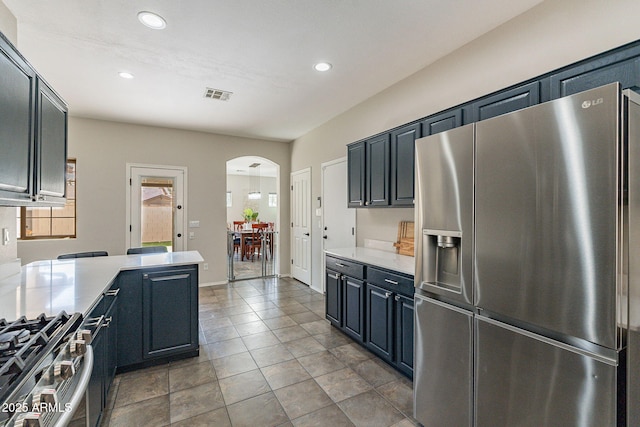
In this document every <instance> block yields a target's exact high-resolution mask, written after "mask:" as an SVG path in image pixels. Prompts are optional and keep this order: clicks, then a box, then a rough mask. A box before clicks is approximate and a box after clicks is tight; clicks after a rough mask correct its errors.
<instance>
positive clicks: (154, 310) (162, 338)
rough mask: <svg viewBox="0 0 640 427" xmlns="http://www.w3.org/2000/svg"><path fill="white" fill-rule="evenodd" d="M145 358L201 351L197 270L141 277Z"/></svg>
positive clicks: (146, 274) (162, 272)
mask: <svg viewBox="0 0 640 427" xmlns="http://www.w3.org/2000/svg"><path fill="white" fill-rule="evenodd" d="M142 277H143V278H142V336H143V340H142V341H143V342H142V345H143V357H144V358H156V357H162V356H169V355H172V354H177V353H183V352H185V351H189V350H196V349H197V348H198V280H197V270H195V269H181V270H167V271H158V272H155V273H145V274H143V276H142Z"/></svg>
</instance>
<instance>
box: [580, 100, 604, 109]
mask: <svg viewBox="0 0 640 427" xmlns="http://www.w3.org/2000/svg"><path fill="white" fill-rule="evenodd" d="M603 102H604V99H603V98H598V99H592V100H589V101H583V102H582V108H589V107H591V106H592V105H598V104H602V103H603Z"/></svg>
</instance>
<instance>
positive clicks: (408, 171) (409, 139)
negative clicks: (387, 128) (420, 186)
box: [391, 123, 422, 206]
mask: <svg viewBox="0 0 640 427" xmlns="http://www.w3.org/2000/svg"><path fill="white" fill-rule="evenodd" d="M421 136H422V135H421V132H420V123H414V124H412V125H409V126H405V127H403V128H401V129H398V130H396V131H393V132H391V204H392V205H395V206H413V197H414V194H413V192H414V188H413V187H414V175H415V166H414V158H415V155H414V151H415V145H416V139H418V138H420V137H421Z"/></svg>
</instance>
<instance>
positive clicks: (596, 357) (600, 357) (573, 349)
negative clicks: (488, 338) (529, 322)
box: [476, 316, 618, 366]
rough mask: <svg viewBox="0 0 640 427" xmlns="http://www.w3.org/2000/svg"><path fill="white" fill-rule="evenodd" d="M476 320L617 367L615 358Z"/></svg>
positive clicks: (484, 319)
mask: <svg viewBox="0 0 640 427" xmlns="http://www.w3.org/2000/svg"><path fill="white" fill-rule="evenodd" d="M476 319H478V320H480V321H482V322H486V323H489V324H491V325H494V326H498V327H500V328H503V329H507V330H509V331H511V332H515V333H517V334H520V335H524V336H526V337H529V338H531V339H534V340H536V341H540V342H543V343H546V344H549V345H552V346H555V347H559V348H561V349H563V350H567V351H570V352H572V353H576V354H580V355H582V356H587V357H590V358H592V359H594V360H597V361H599V362H602V363H606V364H607V365H610V366H618V361H617V360H616V359H615V358H612V357H607V356H605V355H602V354H598V353H594V352H592V351H589V350H585V349H582V348H577V347H573V346H570V345H568V344H565V343H563V342H561V341H556V340H552V339H551V338H547V337H545V336H542V335H538V334H534V333H533V332H529V331H526V330H524V329H520V328H516V327H515V326H511V325H508V324H506V323H502V322H499V321H497V320H493V319H490V318H488V317H484V316H476Z"/></svg>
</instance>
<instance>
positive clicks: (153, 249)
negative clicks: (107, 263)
mask: <svg viewBox="0 0 640 427" xmlns="http://www.w3.org/2000/svg"><path fill="white" fill-rule="evenodd" d="M162 252H167V247H166V246H143V247H141V248H129V249H127V255H132V254H136V255H137V254H158V253H162Z"/></svg>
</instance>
